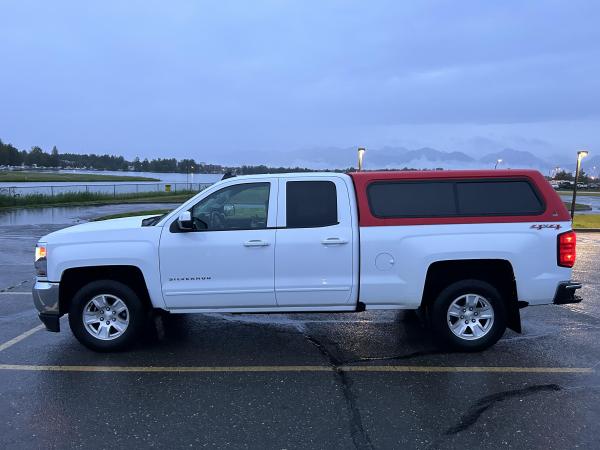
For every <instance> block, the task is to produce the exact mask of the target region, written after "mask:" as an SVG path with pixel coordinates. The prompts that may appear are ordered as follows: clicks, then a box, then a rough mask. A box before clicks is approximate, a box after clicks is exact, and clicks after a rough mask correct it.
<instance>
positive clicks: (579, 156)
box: [571, 150, 588, 220]
mask: <svg viewBox="0 0 600 450" xmlns="http://www.w3.org/2000/svg"><path fill="white" fill-rule="evenodd" d="M587 155H588V152H587V151H586V150H581V151H579V152H577V166H576V168H575V185H574V186H573V200H572V201H571V220H573V218H574V217H575V199H576V198H577V182H578V181H579V171H580V169H581V160H582V159H583V158H585V157H586V156H587Z"/></svg>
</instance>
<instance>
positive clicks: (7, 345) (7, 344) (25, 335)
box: [0, 324, 45, 352]
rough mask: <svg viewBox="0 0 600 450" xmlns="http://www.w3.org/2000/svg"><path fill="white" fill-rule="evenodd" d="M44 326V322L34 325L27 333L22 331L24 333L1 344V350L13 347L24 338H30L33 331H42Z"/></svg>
mask: <svg viewBox="0 0 600 450" xmlns="http://www.w3.org/2000/svg"><path fill="white" fill-rule="evenodd" d="M43 328H45V325H44V324H40V325H38V326H37V327H33V328H32V329H31V330H29V331H26V332H25V333H22V334H20V335H18V336H17V337H14V338H12V339H11V340H9V341H6V342H5V343H4V344H2V345H0V352H1V351H4V350H6V349H7V348H10V347H12V346H13V345H15V344H18V343H19V342H21V341H22V340H23V339H25V338H28V337H29V336H31V335H32V334H33V333H35V332H37V331H40V330H41V329H43Z"/></svg>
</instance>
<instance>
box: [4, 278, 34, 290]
mask: <svg viewBox="0 0 600 450" xmlns="http://www.w3.org/2000/svg"><path fill="white" fill-rule="evenodd" d="M28 282H29V280H23V281H21V282H20V283H17V284H15V285H14V286H8V287H6V288H3V289H0V292H9V291H12V290H13V289H16V288H18V287H21V286H23V285H24V284H26V283H28Z"/></svg>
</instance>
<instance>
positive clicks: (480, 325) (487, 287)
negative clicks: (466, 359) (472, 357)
mask: <svg viewBox="0 0 600 450" xmlns="http://www.w3.org/2000/svg"><path fill="white" fill-rule="evenodd" d="M430 311H431V324H432V327H433V331H434V332H435V334H436V337H437V339H438V341H439V342H440V344H441V345H444V346H447V347H450V348H452V349H454V350H459V351H480V350H484V349H486V348H488V347H490V346H492V345H494V344H495V343H496V342H497V341H498V339H500V338H501V337H502V335H503V334H504V331H505V330H506V307H505V304H504V302H503V300H502V298H501V297H500V294H499V293H498V291H497V289H496V288H494V287H493V286H492V285H491V284H489V283H486V282H484V281H480V280H463V281H458V282H456V283H453V284H451V285H449V286H448V287H446V288H445V289H444V290H443V291H442V292H441V293H440V294H439V296H438V297H437V299H436V300H435V302H434V303H433V305H432V307H431V310H430Z"/></svg>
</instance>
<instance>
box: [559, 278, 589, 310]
mask: <svg viewBox="0 0 600 450" xmlns="http://www.w3.org/2000/svg"><path fill="white" fill-rule="evenodd" d="M580 288H581V283H578V282H576V281H564V282H562V283H560V284H559V285H558V288H556V294H554V301H553V303H554V304H555V305H565V304H568V303H579V302H580V301H581V300H583V299H582V298H581V297H580V296H578V295H575V291H576V290H577V289H580Z"/></svg>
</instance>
